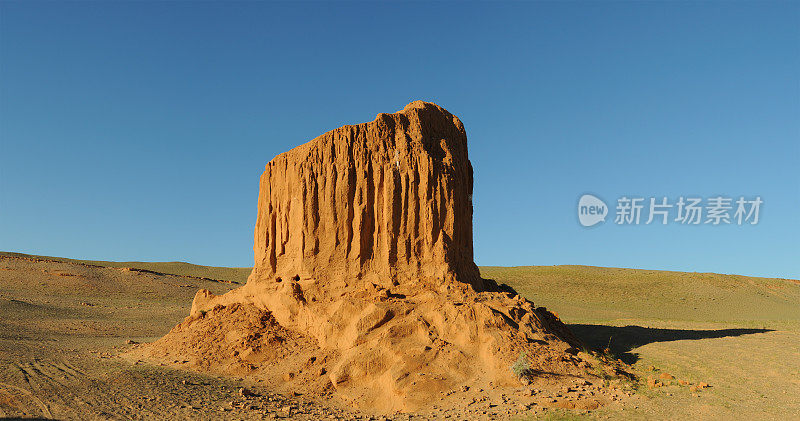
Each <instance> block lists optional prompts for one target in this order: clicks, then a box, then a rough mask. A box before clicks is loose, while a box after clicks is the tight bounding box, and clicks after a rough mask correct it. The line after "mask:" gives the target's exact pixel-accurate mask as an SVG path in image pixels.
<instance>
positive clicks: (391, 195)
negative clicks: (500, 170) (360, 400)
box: [249, 101, 482, 289]
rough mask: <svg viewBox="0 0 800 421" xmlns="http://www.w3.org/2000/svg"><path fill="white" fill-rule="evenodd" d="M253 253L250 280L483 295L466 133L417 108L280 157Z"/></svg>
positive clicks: (430, 107) (432, 109) (435, 112)
mask: <svg viewBox="0 0 800 421" xmlns="http://www.w3.org/2000/svg"><path fill="white" fill-rule="evenodd" d="M253 250H254V252H255V267H254V269H253V273H252V274H251V276H250V280H249V282H258V281H259V280H264V279H271V278H275V277H281V278H283V279H287V280H288V279H291V278H293V277H295V276H300V278H301V279H309V278H312V279H316V280H319V281H321V282H336V281H344V282H349V281H351V280H355V279H364V280H368V281H371V282H375V283H377V284H391V283H402V282H403V281H404V280H409V279H419V278H425V279H444V278H449V279H455V280H458V281H462V282H467V283H470V284H472V285H473V286H475V287H476V288H477V289H482V284H481V280H480V275H479V272H478V268H477V266H476V265H475V263H474V262H473V252H472V165H471V164H470V162H469V157H468V155H467V136H466V133H465V131H464V125H463V124H462V123H461V121H460V120H459V119H458V118H457V117H455V116H454V115H452V114H450V113H449V112H447V111H446V110H445V109H443V108H442V107H439V106H438V105H436V104H432V103H426V102H422V101H415V102H412V103H411V104H408V105H407V106H406V107H405V108H404V109H403V110H402V111H399V112H397V113H394V114H379V115H378V116H377V118H376V119H375V120H374V121H372V122H369V123H363V124H358V125H350V126H344V127H340V128H338V129H336V130H332V131H330V132H327V133H325V134H323V135H321V136H319V137H317V138H316V139H313V140H312V141H310V142H308V143H306V144H304V145H301V146H298V147H296V148H294V149H292V150H290V151H288V152H285V153H282V154H280V155H278V156H276V157H275V158H274V159H273V160H272V161H270V162H269V164H267V166H266V168H265V170H264V173H263V174H262V176H261V181H260V191H259V198H258V219H257V222H256V229H255V244H254V247H253Z"/></svg>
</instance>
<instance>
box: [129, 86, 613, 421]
mask: <svg viewBox="0 0 800 421" xmlns="http://www.w3.org/2000/svg"><path fill="white" fill-rule="evenodd" d="M472 181H473V180H472V166H471V164H470V162H469V157H468V154H467V137H466V134H465V131H464V126H463V124H462V123H461V121H460V120H459V119H458V118H456V117H455V116H453V115H452V114H450V113H449V112H447V111H446V110H444V109H443V108H441V107H439V106H438V105H435V104H431V103H426V102H422V101H415V102H412V103H411V104H409V105H407V106H406V107H405V108H404V109H403V110H402V111H399V112H397V113H394V114H378V116H377V118H376V119H375V120H374V121H372V122H369V123H364V124H358V125H351V126H343V127H341V128H339V129H336V130H333V131H330V132H327V133H325V134H323V135H321V136H319V137H317V138H315V139H313V140H311V141H310V142H308V143H306V144H304V145H301V146H299V147H297V148H294V149H292V150H290V151H288V152H286V153H283V154H280V155H278V156H276V157H275V158H274V159H273V160H272V161H271V162H270V163H269V164H268V165H267V166H266V168H265V170H264V173H263V175H262V176H261V181H260V192H259V199H258V218H257V222H256V228H255V244H254V251H255V265H254V268H253V272H252V273H251V275H250V277H249V278H248V281H247V283H246V284H245V285H244V286H242V287H240V288H237V289H234V290H232V291H229V292H227V293H225V294H222V295H219V296H215V295H213V294H211V293H210V292H209V291H207V290H200V291H198V293H197V294H196V295H195V298H194V302H193V303H192V310H191V313H190V315H189V317H187V318H186V319H185V320H184V321H183V322H182V323H181V324H179V325H178V326H176V327H175V328H174V329H173V330H172V331H171V332H170V333H169V334H167V335H166V336H164V337H163V338H161V339H159V340H158V341H156V342H155V343H153V344H148V345H145V346H143V347H142V348H141V349H139V350H137V355H139V356H141V357H145V358H152V359H155V360H157V361H162V362H167V363H170V362H176V364H178V365H179V366H180V367H184V368H191V369H198V370H206V371H216V372H223V373H228V374H235V375H241V376H248V377H253V378H257V379H259V380H261V381H265V382H266V384H268V385H269V386H270V387H273V388H274V390H277V391H287V392H298V391H300V392H302V393H307V394H309V396H324V395H325V394H326V393H328V392H329V391H335V394H336V396H337V398H338V399H340V400H341V401H342V403H344V404H346V405H348V406H354V407H358V408H363V409H369V410H378V411H397V410H401V411H408V410H417V409H419V408H424V407H428V406H430V405H433V404H434V403H435V402H439V403H438V404H444V405H451V406H452V405H462V404H465V403H464V402H462V400H469V399H473V398H474V399H478V398H480V399H483V398H484V397H483V396H478V395H477V394H476V395H474V396H473V395H469V394H464V393H458V394H454V393H453V391H456V390H471V391H474V392H472V393H483V391H484V390H485V391H491V393H511V392H512V391H513V390H514V388H515V387H517V388H518V387H519V385H520V379H521V378H520V374H515V373H512V371H511V370H510V369H509V367H510V366H511V365H512V363H514V362H515V360H517V359H518V358H519V357H520V355H521V354H522V355H527V356H528V358H527V362H526V364H529V365H530V366H529V369H528V370H525V373H527V374H526V375H525V376H527V377H525V378H524V379H523V380H526V381H533V380H535V379H534V378H533V377H531V376H529V375H530V374H531V373H549V374H548V376H542V377H541V378H540V379H539V380H536V381H537V382H542V383H541V385H539V384H538V383H537V387H540V386H541V387H544V386H547V385H549V383H548V382H551V377H552V376H561V377H558V378H564V379H570V380H569V381H573V380H574V379H576V378H582V377H587V378H594V377H596V376H593V375H589V374H587V373H586V371H585V368H586V367H587V364H589V363H588V362H587V361H586V359H587V358H589V356H585V357H579V356H576V354H577V350H578V349H580V347H581V346H580V343H579V341H578V340H577V339H576V338H575V337H574V336H573V335H572V334H571V333H570V331H569V330H568V329H567V328H566V326H565V325H564V324H563V323H562V322H561V321H560V320H559V319H558V318H557V317H556V316H555V315H553V314H552V313H550V312H548V311H547V310H546V309H545V308H542V307H539V308H537V307H535V306H534V304H533V303H532V302H530V301H529V300H526V299H525V298H523V297H521V296H520V295H518V294H516V292H514V290H513V289H511V288H509V287H506V286H498V285H497V283H495V282H494V281H491V280H485V279H481V277H480V273H479V271H478V268H477V266H476V265H475V263H474V261H473V250H472V203H471V195H472ZM270 338H272V339H270ZM137 358H138V356H137ZM181 361H183V363H180V362H181ZM528 377H530V378H528ZM280 379H284V380H283V381H281V380H280ZM593 399H594V398H593ZM443 400H444V401H443ZM445 401H447V402H445ZM443 402H444V403H443ZM465 402H466V401H465ZM438 404H437V405H438ZM595 404H597V402H594V401H592V402H589V403H587V405H595Z"/></svg>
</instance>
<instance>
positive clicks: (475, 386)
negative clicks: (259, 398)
mask: <svg viewBox="0 0 800 421" xmlns="http://www.w3.org/2000/svg"><path fill="white" fill-rule="evenodd" d="M331 292H333V293H331ZM209 303H214V304H213V306H211V307H210V309H209V310H204V309H203V308H206V307H207V306H209V305H210V304H209ZM194 307H195V310H194V312H193V313H192V315H191V316H189V317H187V319H186V320H185V321H184V322H183V323H181V324H180V325H178V326H176V327H175V328H174V329H173V330H172V331H171V332H170V333H169V334H168V335H166V336H165V337H164V338H162V339H160V340H158V341H156V342H155V343H153V344H150V345H146V346H143V347H141V348H139V349H138V350H136V351H135V352H136V353H137V354H138V355H139V356H143V357H146V358H151V359H153V358H154V359H156V360H159V361H166V362H168V363H171V364H178V365H181V366H183V367H185V368H189V369H196V370H210V371H214V372H218V373H228V374H235V375H239V376H250V377H252V378H254V379H261V380H263V381H265V382H267V383H268V384H270V385H271V386H273V387H274V388H275V389H276V390H278V391H281V392H287V393H292V392H296V393H303V394H304V395H308V396H314V395H320V394H326V393H329V392H335V394H336V396H337V397H338V398H340V399H341V400H342V402H343V403H344V404H346V405H352V406H355V407H357V408H361V409H365V410H377V411H383V412H391V411H398V410H399V411H413V410H421V409H425V408H430V407H431V406H433V405H439V406H444V407H448V406H451V407H458V406H466V405H469V404H470V403H471V402H473V401H474V400H475V399H485V397H486V396H494V395H497V396H499V395H503V394H506V395H511V394H515V393H518V392H519V390H520V388H521V387H527V388H528V389H539V390H548V389H552V390H554V391H555V390H560V388H562V387H563V386H564V385H565V384H569V385H573V383H575V382H576V381H578V380H581V381H584V380H585V381H587V382H588V384H594V385H599V384H602V383H603V381H602V379H601V377H604V376H608V375H611V376H615V375H616V374H617V373H616V371H615V369H614V368H613V367H611V366H609V365H607V364H604V363H603V362H601V361H600V360H598V359H596V358H595V357H593V356H592V355H590V354H587V353H584V352H580V350H579V348H578V346H579V344H578V342H577V340H575V339H574V338H573V337H572V335H571V334H570V333H569V331H568V330H567V329H566V327H565V326H564V325H563V324H562V323H561V321H559V320H558V318H557V317H555V316H554V315H553V314H552V313H550V312H548V311H547V310H546V309H544V308H536V307H534V305H533V303H531V302H530V301H528V300H526V299H524V298H522V297H520V296H518V295H516V294H515V293H513V292H511V291H500V290H496V291H483V292H476V291H474V290H473V289H472V288H471V287H470V286H469V285H467V284H463V283H460V282H456V281H449V282H443V283H440V284H431V283H429V282H424V281H418V282H415V283H407V284H403V285H398V286H396V287H394V288H392V289H385V288H382V287H380V286H376V285H374V284H372V283H369V282H363V281H361V282H355V283H353V284H352V285H346V286H345V285H341V286H340V288H339V289H335V290H330V289H328V288H321V287H320V285H319V284H318V283H314V282H303V281H300V282H295V281H281V282H277V281H275V282H273V283H271V284H268V285H265V284H263V283H262V284H258V288H253V286H250V287H247V286H245V287H243V288H240V289H238V290H234V291H232V292H231V293H228V294H225V295H222V296H213V295H212V294H210V293H209V292H207V291H201V292H199V293H198V295H197V297H196V298H195V303H194ZM266 309H270V310H266ZM300 332H302V333H300ZM521 355H524V358H522V364H523V366H522V367H519V368H521V370H518V371H517V372H516V373H515V372H514V371H513V370H512V366H514V365H515V363H518V362H519V360H520V356H521ZM581 384H583V383H581ZM455 392H458V393H455ZM598 402H599V403H603V402H604V398H603V393H601V391H599V390H598V393H597V394H593V395H588V394H587V395H585V396H582V397H576V399H573V400H572V401H571V402H570V403H569V405H572V406H577V407H581V406H586V407H592V406H596V405H598V404H599V403H598ZM562 404H563V403H562Z"/></svg>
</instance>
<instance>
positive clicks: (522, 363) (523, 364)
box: [511, 352, 531, 378]
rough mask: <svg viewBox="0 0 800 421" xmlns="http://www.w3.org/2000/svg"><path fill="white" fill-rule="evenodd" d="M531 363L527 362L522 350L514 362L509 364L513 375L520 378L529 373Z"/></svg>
mask: <svg viewBox="0 0 800 421" xmlns="http://www.w3.org/2000/svg"><path fill="white" fill-rule="evenodd" d="M530 370H531V365H530V363H528V355H527V354H526V353H524V352H522V353H520V354H519V357H518V358H517V360H516V361H514V364H511V372H512V373H514V375H515V376H517V377H519V378H522V377H525V376H528V375H529V374H530Z"/></svg>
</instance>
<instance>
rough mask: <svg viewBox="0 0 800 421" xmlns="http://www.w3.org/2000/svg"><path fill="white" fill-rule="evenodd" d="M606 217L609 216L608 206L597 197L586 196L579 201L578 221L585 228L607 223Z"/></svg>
mask: <svg viewBox="0 0 800 421" xmlns="http://www.w3.org/2000/svg"><path fill="white" fill-rule="evenodd" d="M606 215H608V206H606V204H605V202H603V201H602V200H600V199H598V198H597V197H595V196H592V195H591V194H584V195H583V196H581V198H580V200H578V221H580V223H581V225H583V226H584V227H591V226H592V225H596V224H599V223H600V222H605V220H606Z"/></svg>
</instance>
